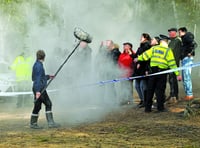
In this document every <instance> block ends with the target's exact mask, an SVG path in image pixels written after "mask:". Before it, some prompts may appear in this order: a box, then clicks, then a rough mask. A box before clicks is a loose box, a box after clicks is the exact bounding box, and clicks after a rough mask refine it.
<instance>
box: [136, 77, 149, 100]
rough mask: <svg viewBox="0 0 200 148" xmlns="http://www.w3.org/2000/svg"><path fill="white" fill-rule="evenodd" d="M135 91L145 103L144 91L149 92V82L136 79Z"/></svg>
mask: <svg viewBox="0 0 200 148" xmlns="http://www.w3.org/2000/svg"><path fill="white" fill-rule="evenodd" d="M135 89H136V91H137V93H138V96H139V98H140V100H141V101H144V91H146V90H147V80H146V79H145V80H143V79H136V80H135Z"/></svg>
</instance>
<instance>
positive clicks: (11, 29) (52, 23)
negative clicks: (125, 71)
mask: <svg viewBox="0 0 200 148" xmlns="http://www.w3.org/2000/svg"><path fill="white" fill-rule="evenodd" d="M16 9H19V10H23V11H20V12H21V14H20V16H19V17H21V21H22V22H23V24H24V28H26V29H24V30H25V32H24V33H23V32H22V31H21V32H20V31H16V28H17V27H18V28H17V30H20V29H19V28H20V27H19V26H21V25H20V24H14V23H13V22H12V20H13V19H14V18H13V17H11V16H6V15H5V16H4V15H2V16H0V20H1V21H0V31H1V34H0V42H1V43H0V48H1V49H0V51H1V53H0V54H1V56H2V57H4V58H5V59H6V58H7V60H8V62H10V61H12V60H13V59H14V58H15V57H16V55H18V54H19V52H20V50H21V49H22V48H23V47H24V46H27V47H28V48H29V50H31V52H32V55H33V56H35V52H36V51H37V50H38V49H43V50H45V52H46V55H47V56H46V61H45V64H44V65H45V69H46V73H47V74H54V73H55V72H56V70H57V69H58V68H59V66H60V65H61V64H62V62H63V61H64V60H65V59H66V58H67V56H68V55H69V54H70V52H71V51H72V50H73V49H74V47H75V45H76V44H77V39H76V38H75V37H74V35H73V31H74V28H75V27H80V28H82V29H83V30H84V31H86V32H88V33H89V34H91V36H93V41H92V43H91V44H89V46H90V47H91V48H92V60H91V63H90V64H91V65H90V66H91V69H89V70H88V72H87V73H83V71H84V69H83V65H82V64H83V63H84V62H85V60H83V61H82V63H81V62H80V61H78V60H79V59H78V58H77V57H78V53H79V52H78V49H77V51H76V52H75V53H74V54H73V55H72V56H71V57H70V59H69V61H68V62H67V63H66V64H65V65H64V67H63V69H62V70H61V71H60V72H59V74H58V75H57V77H56V78H55V79H54V80H53V81H52V83H51V84H50V86H49V89H58V90H59V91H58V92H56V93H54V94H49V95H50V98H51V100H52V102H53V112H54V113H55V114H56V115H57V116H55V118H58V117H60V118H59V120H61V119H62V121H63V122H71V123H72V122H73V123H74V122H77V123H78V122H86V121H92V120H98V119H100V118H101V117H103V115H105V114H106V113H108V112H110V111H112V110H113V109H116V108H117V107H118V106H117V105H116V104H117V103H118V101H119V100H118V98H112V97H111V96H112V94H111V93H110V90H109V89H107V88H109V86H110V85H111V84H105V86H101V85H100V86H98V85H95V86H87V87H86V86H85V85H87V84H91V83H97V82H99V81H102V80H106V78H109V79H115V78H116V77H117V76H116V77H109V76H108V77H105V79H103V78H102V77H100V76H99V74H100V73H101V72H102V69H101V70H100V67H103V68H104V70H105V71H109V70H112V72H113V73H117V72H118V71H117V70H115V69H114V68H113V67H111V66H109V64H107V63H105V62H104V59H102V62H101V60H100V62H99V63H97V61H96V58H97V57H98V50H99V46H100V43H101V41H104V40H107V39H111V40H113V41H114V42H115V43H118V44H119V45H120V50H121V51H122V44H123V42H131V43H133V50H137V47H138V46H139V38H140V35H141V34H142V33H143V32H147V33H149V34H152V36H155V35H157V34H158V33H160V32H161V33H162V32H164V34H166V33H167V29H168V28H167V27H165V26H163V25H162V23H161V22H159V20H154V19H153V18H147V17H146V16H142V15H141V14H146V13H148V12H150V10H151V9H150V8H148V7H147V6H146V5H145V1H137V0H123V1H116V0H101V1H100V0H44V1H24V2H23V3H21V4H19V5H16ZM153 11H156V10H153ZM144 12H145V13H144ZM148 16H149V15H148ZM169 17H170V16H169ZM141 20H142V21H141ZM149 20H151V22H153V21H155V22H156V24H155V23H153V25H152V24H151V23H149V22H150V21H149ZM166 20H167V19H166ZM170 25H172V26H173V25H174V24H173V23H172V24H170ZM21 27H22V26H21ZM170 27H171V26H170ZM163 28H164V29H163ZM22 30H23V29H22ZM11 53H12V54H11ZM118 83H120V82H118ZM82 85H84V87H83V86H82ZM117 85H118V84H117ZM104 87H105V88H106V90H107V92H106V95H107V98H106V97H105V96H104V93H103V91H104V90H103V89H105V88H104ZM115 87H116V88H117V89H118V86H115ZM30 90H31V89H30ZM118 91H123V89H121V90H118ZM108 98H109V99H108Z"/></svg>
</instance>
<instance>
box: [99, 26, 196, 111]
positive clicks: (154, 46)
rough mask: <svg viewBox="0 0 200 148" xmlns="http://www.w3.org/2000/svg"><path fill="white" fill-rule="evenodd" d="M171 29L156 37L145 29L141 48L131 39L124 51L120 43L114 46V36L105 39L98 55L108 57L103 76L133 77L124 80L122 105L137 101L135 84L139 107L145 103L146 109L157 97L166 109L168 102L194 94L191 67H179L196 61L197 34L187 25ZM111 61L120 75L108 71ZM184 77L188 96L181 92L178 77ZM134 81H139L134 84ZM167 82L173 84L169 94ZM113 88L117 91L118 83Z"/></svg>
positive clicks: (159, 104) (158, 108)
mask: <svg viewBox="0 0 200 148" xmlns="http://www.w3.org/2000/svg"><path fill="white" fill-rule="evenodd" d="M167 31H168V36H166V35H162V34H160V35H159V36H155V37H153V38H152V37H150V35H149V34H148V33H142V34H141V38H140V45H139V47H138V49H137V50H133V45H132V43H130V42H125V43H123V50H122V52H120V50H119V46H114V45H116V44H115V43H114V42H113V41H112V40H106V41H105V42H103V43H102V45H101V48H100V50H99V53H98V56H101V57H102V56H104V58H105V59H106V60H105V64H103V69H104V77H101V79H103V80H107V79H112V78H116V77H122V78H123V77H124V78H130V79H128V80H127V81H121V82H120V85H121V89H120V91H119V93H120V95H117V96H118V99H120V104H121V105H123V104H131V103H132V102H133V86H135V90H136V91H137V94H138V97H139V99H140V102H139V103H138V107H139V108H142V107H144V108H145V110H144V111H145V112H151V111H152V104H153V99H154V98H155V99H156V102H157V104H156V107H157V111H158V112H163V111H166V108H165V106H164V103H165V102H168V103H176V102H177V101H178V100H181V99H183V100H186V101H188V100H192V99H193V98H194V96H193V91H192V80H191V68H190V67H188V68H185V69H183V70H182V71H178V70H176V69H177V68H178V67H179V66H180V65H181V66H183V67H185V66H189V65H190V64H192V63H193V57H194V55H195V48H196V46H197V44H196V42H195V40H194V35H193V34H192V33H191V32H188V31H187V28H186V27H181V28H179V29H177V28H170V29H168V30H167ZM105 49H106V50H105ZM180 63H181V64H180ZM108 64H113V65H114V66H113V67H114V68H113V69H118V70H119V73H118V75H116V70H113V72H111V70H110V69H109V70H107V72H108V73H109V75H108V74H106V73H105V67H106V65H108ZM169 69H171V71H172V72H170V73H166V72H165V71H166V70H169ZM111 73H112V74H111ZM157 73H161V74H157ZM114 74H115V75H114ZM181 74H182V75H181ZM148 75H151V76H148ZM108 76H111V77H108ZM134 77H135V78H134ZM181 80H183V87H184V91H185V97H184V98H180V96H179V87H178V81H181ZM133 82H135V83H134V85H133ZM167 82H169V86H170V93H169V95H168V94H166V85H167ZM112 92H113V94H116V90H115V89H114V87H113V88H112Z"/></svg>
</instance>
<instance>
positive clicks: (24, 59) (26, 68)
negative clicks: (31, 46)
mask: <svg viewBox="0 0 200 148" xmlns="http://www.w3.org/2000/svg"><path fill="white" fill-rule="evenodd" d="M28 54H29V51H27V52H25V51H24V52H22V53H21V54H20V55H19V56H17V57H16V58H15V60H14V61H13V63H12V65H11V69H12V70H14V71H15V77H16V82H17V83H16V87H15V90H16V91H18V92H24V91H28V90H29V89H30V88H31V87H30V86H31V75H32V65H33V62H34V61H33V58H32V57H31V56H29V55H28ZM29 91H31V90H29ZM24 97H25V96H24V95H19V96H18V98H17V108H20V107H22V105H23V104H24V102H25V100H24Z"/></svg>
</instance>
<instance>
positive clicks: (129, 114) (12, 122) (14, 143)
mask: <svg viewBox="0 0 200 148" xmlns="http://www.w3.org/2000/svg"><path fill="white" fill-rule="evenodd" d="M184 107H185V102H179V103H178V104H175V105H171V106H168V109H169V111H168V112H163V113H156V112H155V111H153V112H152V113H144V110H143V109H138V108H135V107H133V106H124V107H122V108H121V109H120V110H118V111H117V112H110V113H109V114H108V115H107V116H105V117H103V118H102V119H101V120H100V121H98V122H93V123H82V124H79V125H70V124H69V123H67V122H62V123H61V124H62V127H61V128H58V129H48V128H47V126H46V120H45V117H44V116H42V115H41V118H40V124H41V125H42V126H44V129H41V130H33V129H30V128H29V126H28V124H29V115H30V110H31V107H27V108H23V109H19V110H17V111H16V110H15V111H12V110H8V111H7V112H3V109H2V105H1V109H0V110H1V113H0V117H1V118H0V119H1V121H0V147H3V148H5V147H9V148H10V147H20V148H21V147H52V148H56V147H58V148H60V147H79V148H80V147H81V148H88V147H92V148H93V147H99V148H100V147H102V148H104V147H105V148H109V147H111V148H113V147H119V148H121V147H123V148H124V147H125V148H126V147H148V148H149V147H158V148H159V147H163V146H164V147H170V148H171V147H200V141H199V138H200V116H194V117H191V118H183V117H182V116H180V114H179V113H178V112H180V111H182V110H183V109H184Z"/></svg>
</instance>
